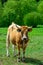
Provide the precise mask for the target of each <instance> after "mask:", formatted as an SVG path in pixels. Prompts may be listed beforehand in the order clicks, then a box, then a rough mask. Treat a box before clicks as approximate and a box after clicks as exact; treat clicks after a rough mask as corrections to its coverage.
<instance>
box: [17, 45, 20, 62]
mask: <svg viewBox="0 0 43 65" xmlns="http://www.w3.org/2000/svg"><path fill="white" fill-rule="evenodd" d="M17 61H18V62H20V47H19V46H18V59H17Z"/></svg>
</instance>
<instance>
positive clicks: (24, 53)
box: [22, 48, 25, 61]
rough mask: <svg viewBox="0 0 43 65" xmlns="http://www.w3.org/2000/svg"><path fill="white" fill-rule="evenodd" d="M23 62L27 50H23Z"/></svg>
mask: <svg viewBox="0 0 43 65" xmlns="http://www.w3.org/2000/svg"><path fill="white" fill-rule="evenodd" d="M22 60H23V61H25V48H23V58H22Z"/></svg>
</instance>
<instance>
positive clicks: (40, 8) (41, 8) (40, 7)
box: [37, 1, 43, 14]
mask: <svg viewBox="0 0 43 65" xmlns="http://www.w3.org/2000/svg"><path fill="white" fill-rule="evenodd" d="M37 11H38V12H40V13H41V14H43V1H40V3H39V5H38V7H37Z"/></svg>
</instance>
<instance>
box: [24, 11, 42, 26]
mask: <svg viewBox="0 0 43 65" xmlns="http://www.w3.org/2000/svg"><path fill="white" fill-rule="evenodd" d="M23 20H24V23H25V25H28V26H33V27H37V25H38V24H40V23H42V17H41V14H40V13H37V12H31V13H28V14H26V15H25V16H24V19H23Z"/></svg>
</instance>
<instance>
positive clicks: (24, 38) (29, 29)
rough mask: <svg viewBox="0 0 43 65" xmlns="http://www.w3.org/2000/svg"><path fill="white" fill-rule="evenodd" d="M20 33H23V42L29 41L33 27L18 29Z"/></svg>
mask: <svg viewBox="0 0 43 65" xmlns="http://www.w3.org/2000/svg"><path fill="white" fill-rule="evenodd" d="M17 31H18V32H21V34H22V40H24V41H25V40H28V32H30V31H32V27H28V26H21V27H20V28H18V29H17Z"/></svg>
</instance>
